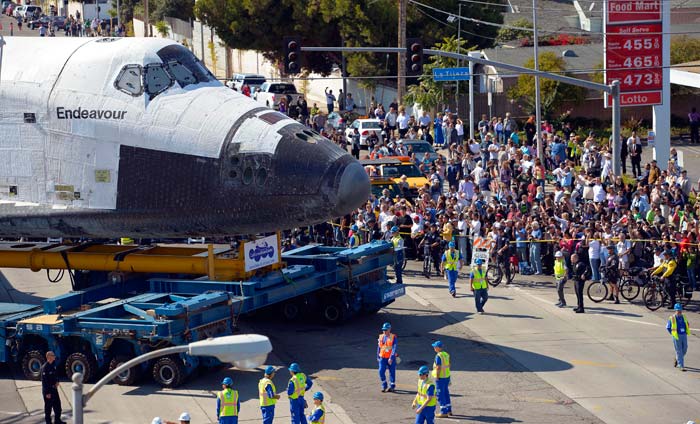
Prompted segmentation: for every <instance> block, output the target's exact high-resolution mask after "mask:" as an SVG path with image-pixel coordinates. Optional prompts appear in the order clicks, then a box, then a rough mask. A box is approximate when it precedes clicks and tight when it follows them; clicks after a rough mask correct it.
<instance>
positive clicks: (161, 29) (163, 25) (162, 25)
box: [154, 21, 170, 38]
mask: <svg viewBox="0 0 700 424" xmlns="http://www.w3.org/2000/svg"><path fill="white" fill-rule="evenodd" d="M154 26H155V27H156V31H158V34H160V36H161V37H163V38H167V37H168V34H170V25H168V23H167V22H165V21H158V22H156V23H155V24H154Z"/></svg>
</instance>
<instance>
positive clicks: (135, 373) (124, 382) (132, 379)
mask: <svg viewBox="0 0 700 424" xmlns="http://www.w3.org/2000/svg"><path fill="white" fill-rule="evenodd" d="M130 359H132V358H130V357H128V356H126V355H118V356H115V357H114V358H112V360H111V361H109V371H110V372H111V371H112V370H114V369H115V368H117V367H118V366H119V365H121V364H123V363H124V362H127V361H128V360H130ZM139 378H141V367H140V366H138V365H137V366H135V367H132V368H131V369H129V370H128V371H124V373H122V374H120V375H118V376H116V377H114V379H113V380H112V382H113V383H115V384H118V385H120V386H133V385H134V383H136V382H137V381H138V380H139Z"/></svg>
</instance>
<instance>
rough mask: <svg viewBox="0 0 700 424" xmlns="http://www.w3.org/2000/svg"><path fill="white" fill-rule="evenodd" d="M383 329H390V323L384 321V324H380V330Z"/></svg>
mask: <svg viewBox="0 0 700 424" xmlns="http://www.w3.org/2000/svg"><path fill="white" fill-rule="evenodd" d="M385 330H391V324H389V323H388V322H385V323H384V324H382V331H385Z"/></svg>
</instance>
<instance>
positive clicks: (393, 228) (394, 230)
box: [391, 225, 399, 233]
mask: <svg viewBox="0 0 700 424" xmlns="http://www.w3.org/2000/svg"><path fill="white" fill-rule="evenodd" d="M391 232H392V233H398V232H399V227H397V226H396V225H394V226H393V227H391Z"/></svg>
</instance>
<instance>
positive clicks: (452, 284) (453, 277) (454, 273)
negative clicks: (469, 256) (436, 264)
mask: <svg viewBox="0 0 700 424" xmlns="http://www.w3.org/2000/svg"><path fill="white" fill-rule="evenodd" d="M454 255H455V256H456V257H457V262H458V263H459V261H460V260H461V259H462V255H461V254H460V253H459V251H457V250H455V253H454ZM442 263H443V264H447V255H446V254H445V253H443V254H442ZM445 275H447V284H448V286H449V291H450V294H452V293H455V292H456V291H457V287H456V284H457V277H459V271H458V270H451V269H447V268H445Z"/></svg>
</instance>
